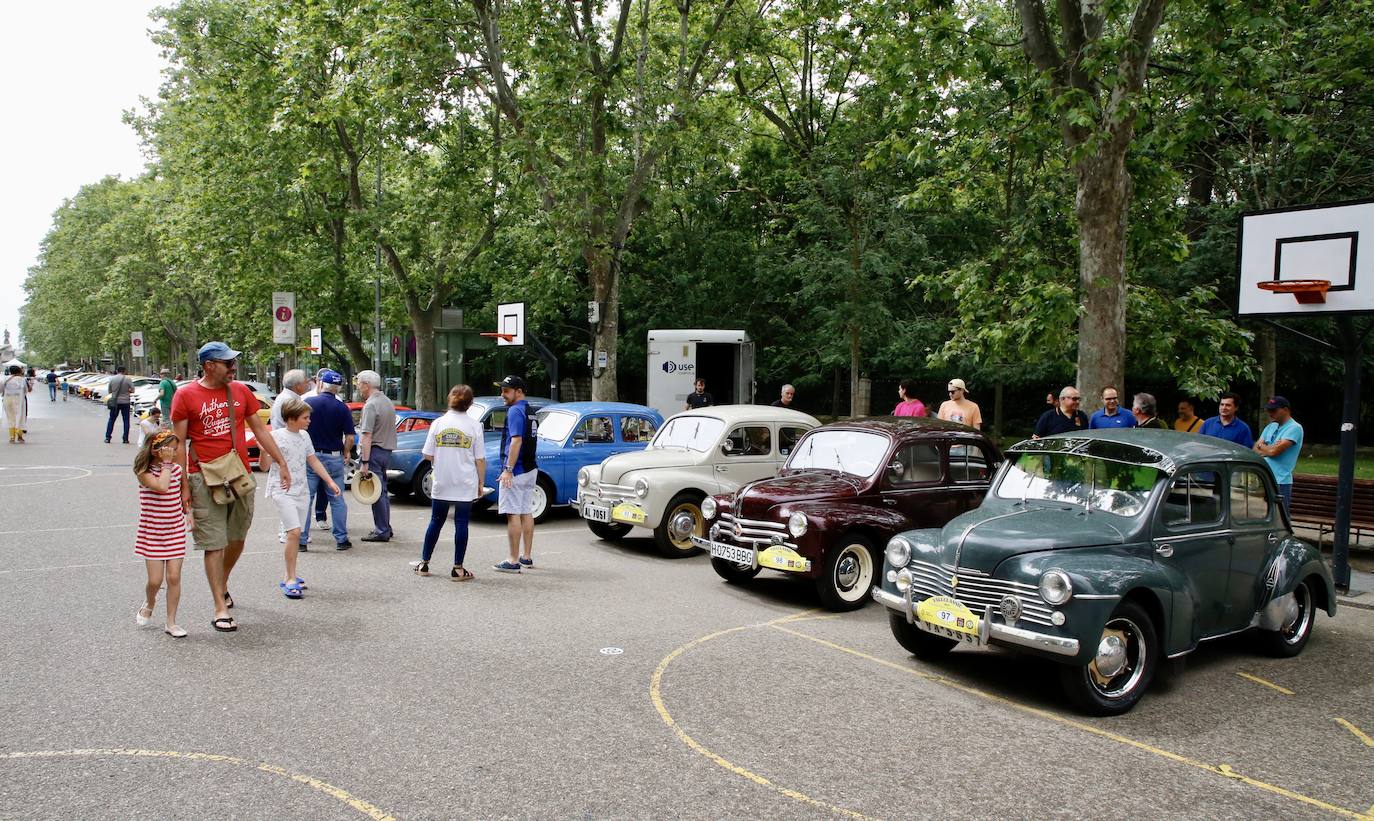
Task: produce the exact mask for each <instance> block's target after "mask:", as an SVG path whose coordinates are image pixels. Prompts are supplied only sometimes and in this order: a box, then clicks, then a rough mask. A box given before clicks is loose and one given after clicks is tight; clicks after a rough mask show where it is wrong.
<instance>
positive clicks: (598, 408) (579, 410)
mask: <svg viewBox="0 0 1374 821" xmlns="http://www.w3.org/2000/svg"><path fill="white" fill-rule="evenodd" d="M540 410H564V411H571V412H573V413H576V414H583V413H640V414H644V415H645V416H657V415H658V411H656V410H654V409H653V408H650V407H646V406H644V405H635V404H632V403H630V402H560V403H558V404H556V405H545V406H544V407H542V408H540Z"/></svg>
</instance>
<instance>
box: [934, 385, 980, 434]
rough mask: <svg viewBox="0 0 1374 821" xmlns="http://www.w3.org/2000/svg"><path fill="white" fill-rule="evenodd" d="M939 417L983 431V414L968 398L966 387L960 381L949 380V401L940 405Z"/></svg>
mask: <svg viewBox="0 0 1374 821" xmlns="http://www.w3.org/2000/svg"><path fill="white" fill-rule="evenodd" d="M939 417H940V418H941V419H945V420H948V421H950V422H958V423H960V424H962V425H968V426H969V427H971V428H974V429H975V430H982V429H983V414H982V412H981V411H979V410H978V405H977V403H975V402H973V401H971V400H970V399H969V398H968V386H967V385H965V384H964V380H962V379H951V380H949V399H946V400H945V401H944V402H942V403H941V404H940V413H939Z"/></svg>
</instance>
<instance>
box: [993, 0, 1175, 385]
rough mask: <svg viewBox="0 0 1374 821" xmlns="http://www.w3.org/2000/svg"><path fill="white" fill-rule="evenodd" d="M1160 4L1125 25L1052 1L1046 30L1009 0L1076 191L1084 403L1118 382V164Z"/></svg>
mask: <svg viewBox="0 0 1374 821" xmlns="http://www.w3.org/2000/svg"><path fill="white" fill-rule="evenodd" d="M1167 2H1168V0H1138V1H1137V2H1136V4H1135V8H1134V9H1133V10H1132V11H1131V12H1130V14H1129V15H1127V14H1124V13H1115V12H1116V10H1117V9H1118V8H1119V7H1121V6H1122V5H1123V4H1121V3H1109V2H1103V0H1087V2H1081V0H1058V2H1057V3H1056V7H1057V14H1056V17H1055V20H1054V21H1053V22H1051V19H1050V16H1049V14H1047V13H1046V10H1045V3H1044V2H1043V0H1015V3H1016V9H1017V12H1018V14H1019V15H1020V18H1021V28H1022V33H1023V37H1022V47H1023V48H1024V50H1025V53H1026V56H1027V58H1029V60H1030V61H1031V63H1032V64H1033V65H1034V66H1035V67H1036V68H1037V69H1038V70H1040V71H1041V72H1042V73H1043V74H1044V75H1045V77H1046V78H1047V80H1048V82H1049V84H1050V86H1051V89H1052V93H1053V95H1054V97H1055V100H1056V102H1057V104H1058V106H1057V107H1058V109H1059V111H1060V112H1061V113H1060V123H1059V125H1060V130H1061V132H1062V133H1063V138H1064V145H1065V147H1067V148H1068V149H1069V156H1070V162H1071V165H1072V167H1073V172H1074V178H1075V181H1076V184H1077V195H1076V197H1075V200H1074V211H1075V214H1076V216H1077V218H1078V276H1079V286H1080V289H1081V295H1080V307H1081V311H1080V315H1079V320H1078V388H1079V390H1080V391H1081V392H1082V393H1083V394H1084V395H1087V396H1097V395H1099V393H1100V392H1101V390H1102V388H1103V387H1104V386H1106V385H1113V384H1114V385H1120V384H1122V383H1123V381H1124V379H1123V377H1124V376H1125V370H1126V361H1125V359H1126V355H1125V350H1126V348H1125V345H1124V344H1123V343H1124V341H1125V339H1126V270H1125V268H1126V236H1127V235H1126V221H1127V216H1128V213H1129V211H1130V205H1131V195H1132V183H1131V175H1130V173H1129V171H1128V170H1127V168H1126V154H1127V152H1128V151H1129V150H1130V148H1131V141H1132V139H1133V138H1134V136H1135V127H1136V121H1137V119H1138V116H1139V109H1138V102H1139V97H1140V94H1141V90H1142V88H1143V87H1144V84H1145V74H1146V69H1147V67H1148V63H1149V58H1150V50H1151V48H1152V46H1153V45H1154V39H1155V32H1156V30H1157V29H1158V28H1159V24H1160V21H1161V20H1162V19H1163V17H1164V8H1165V6H1166V5H1167ZM1127 18H1129V19H1127ZM1056 24H1057V25H1056ZM1056 28H1057V29H1058V31H1057V37H1056Z"/></svg>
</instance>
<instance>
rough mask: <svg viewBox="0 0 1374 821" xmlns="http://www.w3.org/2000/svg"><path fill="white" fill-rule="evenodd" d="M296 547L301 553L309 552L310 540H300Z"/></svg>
mask: <svg viewBox="0 0 1374 821" xmlns="http://www.w3.org/2000/svg"><path fill="white" fill-rule="evenodd" d="M297 549H298V550H300V552H302V553H309V552H310V542H301V545H300V547H299V548H297Z"/></svg>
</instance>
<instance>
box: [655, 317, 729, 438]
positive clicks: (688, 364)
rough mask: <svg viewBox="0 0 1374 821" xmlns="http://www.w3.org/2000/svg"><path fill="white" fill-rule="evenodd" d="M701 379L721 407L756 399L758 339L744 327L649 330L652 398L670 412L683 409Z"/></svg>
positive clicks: (665, 411) (666, 411)
mask: <svg viewBox="0 0 1374 821" xmlns="http://www.w3.org/2000/svg"><path fill="white" fill-rule="evenodd" d="M698 377H700V378H702V379H705V380H706V392H707V393H709V394H711V395H712V396H713V397H714V398H715V400H716V404H717V405H745V404H750V403H752V402H753V401H754V343H753V342H751V341H749V334H747V333H745V332H744V331H720V330H708V329H699V328H698V329H681V328H673V329H668V330H657V331H649V397H648V402H647V403H646V404H648V405H649V407H651V408H653V409H654V410H656V411H658V412H659V413H661V414H663V415H664V416H665V417H666V416H672V415H673V414H675V413H677V412H679V411H681V410H682V408H683V405H684V404H686V402H687V394H689V393H691V392H692V391H693V390H695V387H694V383H695V382H696V380H697V378H698Z"/></svg>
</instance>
